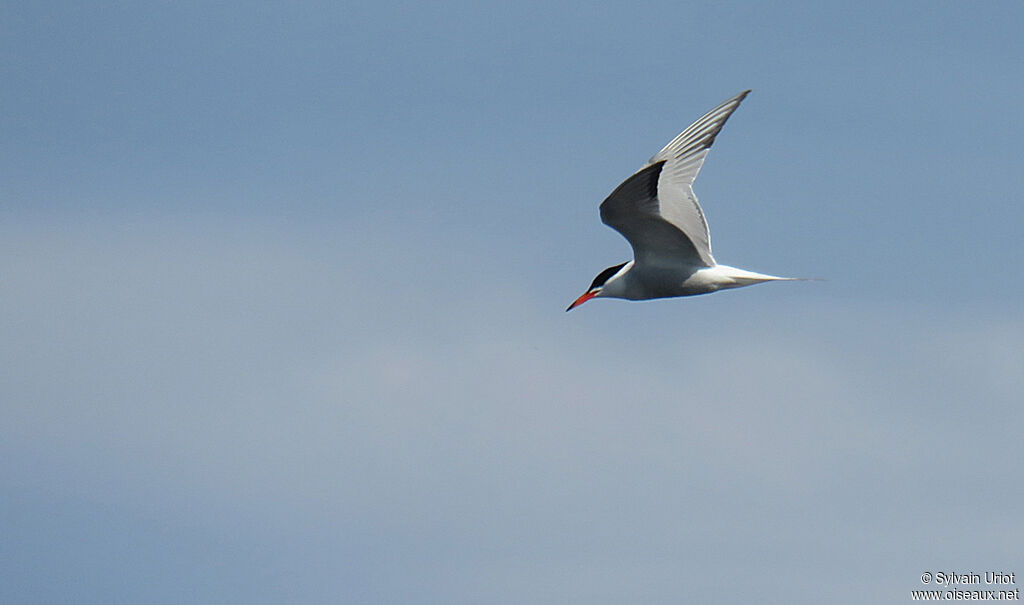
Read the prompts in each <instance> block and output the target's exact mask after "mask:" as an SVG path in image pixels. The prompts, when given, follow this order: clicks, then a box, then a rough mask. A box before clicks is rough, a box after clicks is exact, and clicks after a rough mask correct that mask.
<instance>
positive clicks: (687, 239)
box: [601, 90, 750, 267]
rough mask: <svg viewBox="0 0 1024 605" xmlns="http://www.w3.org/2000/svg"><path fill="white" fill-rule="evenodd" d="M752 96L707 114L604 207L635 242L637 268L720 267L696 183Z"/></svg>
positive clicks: (611, 222) (608, 218) (606, 216)
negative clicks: (718, 140)
mask: <svg viewBox="0 0 1024 605" xmlns="http://www.w3.org/2000/svg"><path fill="white" fill-rule="evenodd" d="M748 93H750V91H749V90H747V91H745V92H742V93H740V94H738V95H736V96H735V97H733V98H731V99H729V100H728V101H726V102H724V103H722V104H721V105H719V106H718V107H716V108H714V109H712V110H711V111H709V112H708V113H706V114H704V116H703V117H701V119H699V120H697V121H696V122H694V123H693V124H691V125H690V126H689V128H687V129H686V130H684V131H683V132H682V133H680V134H679V136H677V137H676V138H674V139H672V142H670V143H669V144H668V145H666V146H665V148H664V149H662V150H661V151H659V152H658V153H657V154H656V155H655V156H654V157H652V158H651V159H650V161H648V162H647V164H646V165H645V166H644V167H643V168H641V169H640V170H639V171H638V172H637V173H636V174H634V175H633V176H631V177H629V178H628V179H626V181H625V182H623V183H622V184H621V185H619V186H618V188H616V189H615V191H613V192H612V194H611V195H609V196H608V199H606V200H605V201H604V202H603V203H602V204H601V220H602V221H603V222H604V224H606V225H608V226H609V227H611V228H612V229H615V230H616V231H618V232H619V233H621V234H622V235H623V236H624V237H625V238H626V239H627V240H629V243H630V245H632V246H633V256H634V258H635V259H636V262H637V263H640V264H655V265H662V264H669V265H678V264H686V265H691V266H704V267H712V266H714V265H715V258H714V257H713V256H712V255H711V233H710V232H709V231H708V223H707V221H706V220H705V219H704V211H703V210H701V207H700V204H698V203H697V196H696V195H694V193H693V181H694V180H696V179H697V173H698V172H700V168H701V166H703V165H704V158H705V157H707V155H708V151H709V150H710V149H711V145H712V143H714V142H715V137H717V136H718V133H719V132H721V130H722V127H723V126H725V122H726V120H728V119H729V116H731V115H732V112H734V111H736V108H737V107H739V106H740V102H741V101H743V99H744V98H745V97H746V96H747V94H748Z"/></svg>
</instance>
